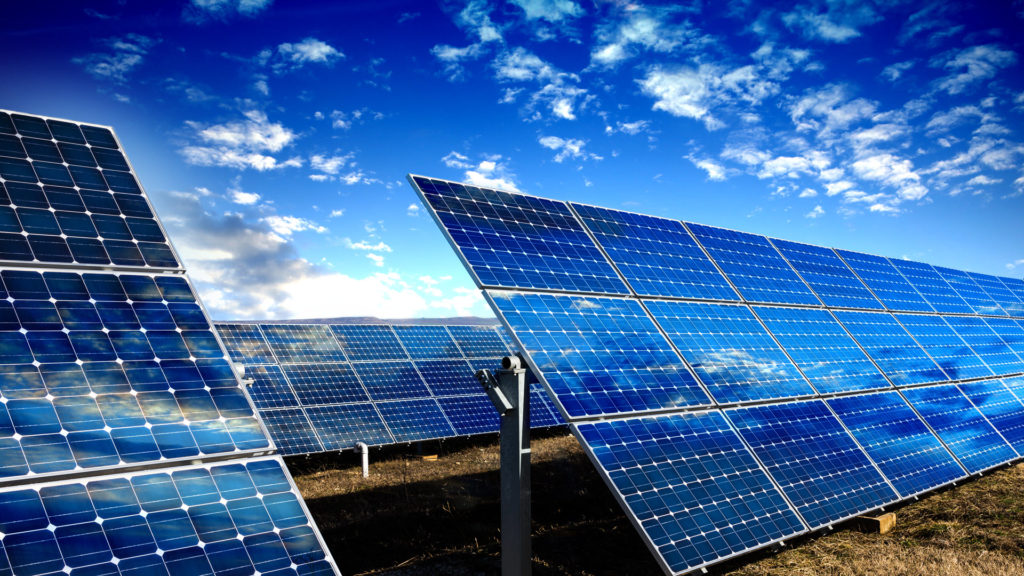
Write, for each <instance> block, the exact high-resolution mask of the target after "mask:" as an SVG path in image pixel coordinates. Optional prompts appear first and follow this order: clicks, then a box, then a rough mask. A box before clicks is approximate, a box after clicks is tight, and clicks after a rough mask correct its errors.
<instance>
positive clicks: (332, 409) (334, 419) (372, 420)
mask: <svg viewBox="0 0 1024 576" xmlns="http://www.w3.org/2000/svg"><path fill="white" fill-rule="evenodd" d="M305 412H306V416H307V417H308V418H309V422H310V423H311V424H312V425H313V428H314V429H315V430H316V434H317V436H319V437H320V441H321V442H322V443H323V446H324V450H349V449H352V448H353V447H354V446H355V444H356V442H363V443H365V444H367V445H369V446H380V445H382V444H393V443H394V442H395V438H394V437H393V436H392V435H391V432H389V431H388V427H387V426H386V425H385V424H384V421H383V420H381V417H380V414H379V413H378V412H377V409H376V408H375V407H374V405H373V404H370V403H365V404H334V405H331V406H312V407H309V408H306V409H305Z"/></svg>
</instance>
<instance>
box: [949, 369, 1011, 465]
mask: <svg viewBox="0 0 1024 576" xmlns="http://www.w3.org/2000/svg"><path fill="white" fill-rule="evenodd" d="M957 387H958V388H960V391H961V392H963V394H964V396H967V399H968V400H970V401H971V404H974V407H975V408H977V409H978V411H979V412H981V414H982V415H983V416H985V418H986V419H987V420H988V422H989V424H991V425H992V427H993V428H995V429H996V430H998V431H999V433H1000V434H1002V436H1003V439H1005V440H1006V441H1007V442H1009V443H1010V446H1013V448H1014V450H1016V451H1017V453H1018V454H1021V453H1024V404H1021V402H1020V401H1019V400H1017V397H1016V396H1014V395H1013V393H1012V392H1010V390H1009V389H1008V388H1006V387H1005V386H1003V384H1002V382H1000V381H999V380H984V381H981V382H968V383H964V384H958V385H957Z"/></svg>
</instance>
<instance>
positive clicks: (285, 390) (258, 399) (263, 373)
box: [245, 365, 299, 410]
mask: <svg viewBox="0 0 1024 576" xmlns="http://www.w3.org/2000/svg"><path fill="white" fill-rule="evenodd" d="M245 377H246V378H247V379H249V380H251V381H252V383H251V384H250V385H249V397H250V398H252V403H253V404H255V405H256V408H257V409H259V410H269V409H274V408H290V407H293V406H298V405H299V399H298V397H297V396H296V395H295V391H294V390H292V387H291V385H290V384H289V383H288V381H287V380H285V377H284V372H282V371H281V367H280V366H276V365H268V366H248V367H246V369H245Z"/></svg>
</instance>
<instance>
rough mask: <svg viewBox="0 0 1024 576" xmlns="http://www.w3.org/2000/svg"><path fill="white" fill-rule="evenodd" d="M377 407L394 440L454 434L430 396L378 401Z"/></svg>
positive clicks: (424, 438)
mask: <svg viewBox="0 0 1024 576" xmlns="http://www.w3.org/2000/svg"><path fill="white" fill-rule="evenodd" d="M377 409H378V410H380V415H381V416H382V417H383V418H384V421H385V422H386V423H387V425H388V428H390V429H391V433H392V434H393V435H394V437H395V442H415V441H417V440H429V439H431V438H447V437H449V436H455V435H456V434H455V430H454V429H453V428H452V426H451V424H449V423H448V420H447V419H446V418H445V417H444V414H443V413H442V412H441V408H440V407H439V406H438V405H437V402H436V401H434V400H433V399H431V398H425V399H420V400H398V401H394V402H378V403H377Z"/></svg>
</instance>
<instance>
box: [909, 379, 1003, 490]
mask: <svg viewBox="0 0 1024 576" xmlns="http://www.w3.org/2000/svg"><path fill="white" fill-rule="evenodd" d="M903 395H904V396H906V398H907V400H908V401H910V405H911V406H913V407H914V409H916V410H917V412H918V413H919V414H920V415H921V416H922V417H923V418H924V420H925V422H927V423H928V425H929V426H931V428H932V430H934V431H935V433H936V434H938V436H939V438H941V439H942V442H943V443H944V444H945V445H946V446H948V447H949V449H950V451H951V452H952V453H953V455H954V456H956V457H957V459H958V460H960V463H961V464H963V465H964V468H966V469H967V471H968V472H970V473H971V474H974V473H977V472H982V471H984V470H987V469H989V468H992V467H995V466H998V465H1000V464H1003V463H1006V462H1009V461H1010V460H1013V459H1014V458H1016V457H1017V453H1016V452H1014V450H1013V448H1011V447H1010V445H1009V444H1007V443H1006V440H1004V439H1003V438H1002V436H1000V435H999V433H998V432H996V430H995V429H994V428H992V425H991V424H989V423H988V421H987V420H986V419H985V417H984V416H982V414H981V412H978V410H977V409H976V408H975V407H974V406H972V405H971V403H970V401H968V400H967V398H966V397H965V396H964V395H963V394H962V393H960V390H959V389H957V387H956V386H954V385H952V384H947V385H943V386H926V387H924V388H911V389H908V390H904V391H903Z"/></svg>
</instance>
